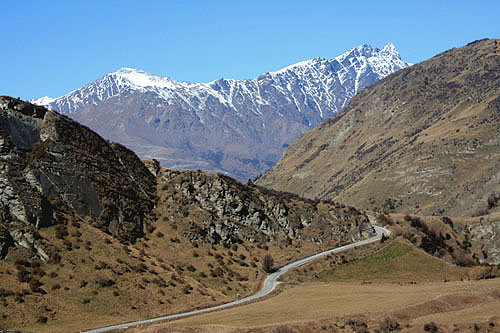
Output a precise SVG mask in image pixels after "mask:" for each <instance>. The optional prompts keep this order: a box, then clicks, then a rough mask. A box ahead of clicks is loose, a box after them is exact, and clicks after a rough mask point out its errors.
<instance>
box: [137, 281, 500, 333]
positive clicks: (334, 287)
mask: <svg viewBox="0 0 500 333" xmlns="http://www.w3.org/2000/svg"><path fill="white" fill-rule="evenodd" d="M457 295H459V296H457ZM499 295H500V280H499V279H493V280H482V281H474V282H448V283H443V282H441V283H427V284H420V285H395V284H379V285H376V284H373V285H363V284H354V283H350V284H345V283H333V284H332V283H329V284H308V285H300V286H294V287H291V288H287V289H285V290H284V291H283V292H282V293H281V294H280V295H278V296H276V297H273V298H270V299H267V300H265V301H262V302H258V303H254V304H249V305H246V306H241V307H237V308H233V309H228V310H224V311H220V312H215V313H209V314H204V315H199V316H195V317H191V318H186V319H183V320H178V321H174V322H170V323H163V324H156V325H152V326H150V327H148V328H136V329H133V330H131V331H133V332H171V331H176V330H182V331H183V332H184V331H185V332H188V331H189V330H184V329H186V328H187V327H196V328H197V330H196V331H199V332H210V331H213V327H214V325H215V327H225V328H226V329H228V328H238V330H243V329H244V328H252V327H262V326H265V325H271V327H274V329H275V328H276V327H279V325H287V326H290V327H293V325H305V326H304V329H303V331H311V330H309V329H307V327H314V325H316V324H317V323H319V322H321V321H322V320H326V321H327V322H328V320H330V324H332V325H330V326H328V327H331V326H333V323H335V325H336V326H337V328H339V327H340V326H339V323H341V322H343V321H345V319H346V318H365V319H364V320H365V321H366V322H367V323H368V324H370V323H372V324H373V323H380V322H381V321H382V320H383V318H385V317H386V316H393V317H395V318H398V320H399V322H400V323H405V324H408V325H410V327H409V328H408V330H410V328H411V327H413V329H415V330H416V331H419V329H420V331H421V330H422V325H423V323H427V322H429V321H431V320H434V321H435V322H436V323H438V324H439V325H441V324H446V323H451V322H452V321H453V318H457V317H458V316H460V315H461V316H462V318H461V322H462V323H474V322H484V321H485V320H498V319H495V318H496V317H495V316H497V315H498V313H499V311H498V310H499V309H500V308H499V307H498V304H499V300H500V297H499ZM471 297H472V298H474V299H475V301H473V302H469V303H467V304H466V305H465V308H464V306H463V303H461V302H462V301H463V299H464V298H471ZM438 298H439V299H441V300H444V301H445V303H446V306H443V307H441V308H435V307H434V308H432V310H433V311H434V312H435V315H434V317H429V314H428V313H426V312H425V311H424V312H422V316H421V317H419V316H418V314H415V313H414V315H413V316H410V317H409V320H408V321H407V322H405V321H404V320H402V319H401V318H400V317H401V313H404V312H405V311H406V312H410V311H413V310H414V309H415V307H416V306H418V305H419V304H420V305H422V304H423V305H424V306H426V305H427V304H429V303H428V302H433V301H434V302H435V300H436V299H438ZM476 298H477V299H476ZM397 313H400V315H399V316H400V317H397V316H396V315H397ZM217 325H221V326H217ZM370 325H371V324H370ZM377 325H378V324H377ZM211 327H212V328H211ZM325 327H327V326H325ZM205 328H207V330H204V329H205ZM221 331H222V330H221ZM250 331H252V330H250ZM264 331H265V332H268V331H269V332H271V331H273V330H271V329H270V330H264ZM334 331H335V330H334Z"/></svg>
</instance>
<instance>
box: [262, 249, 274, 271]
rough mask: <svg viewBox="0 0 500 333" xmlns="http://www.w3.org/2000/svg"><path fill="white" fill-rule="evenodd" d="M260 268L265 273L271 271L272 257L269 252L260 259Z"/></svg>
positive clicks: (272, 265)
mask: <svg viewBox="0 0 500 333" xmlns="http://www.w3.org/2000/svg"><path fill="white" fill-rule="evenodd" d="M262 268H263V269H264V271H265V272H266V273H271V272H272V271H273V269H274V259H273V257H272V256H271V255H270V254H266V255H265V256H264V259H263V260H262Z"/></svg>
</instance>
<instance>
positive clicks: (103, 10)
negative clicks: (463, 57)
mask: <svg viewBox="0 0 500 333" xmlns="http://www.w3.org/2000/svg"><path fill="white" fill-rule="evenodd" d="M0 13H1V17H2V18H1V19H0V31H2V39H1V46H0V64H1V68H2V71H1V74H0V94H6V95H11V96H14V97H21V98H23V99H31V98H35V97H41V96H44V95H49V96H51V97H57V96H60V95H63V94H65V93H67V92H69V91H71V90H74V89H77V88H79V87H81V86H82V85H84V84H86V83H89V82H92V81H94V80H96V79H98V78H100V77H102V76H103V75H105V74H106V73H109V72H112V71H115V70H117V69H119V68H121V67H133V68H138V69H143V70H145V71H148V72H151V73H154V74H159V75H166V76H169V77H172V78H174V79H176V80H179V81H191V82H208V81H212V80H215V79H218V78H221V77H225V78H236V79H245V78H254V77H256V76H258V75H260V74H261V73H264V72H267V71H273V70H277V69H280V68H282V67H285V66H287V65H290V64H293V63H296V62H298V61H302V60H305V59H310V58H314V57H323V58H333V57H335V56H337V55H339V54H341V53H343V52H345V51H346V50H348V49H349V48H351V47H353V46H357V45H360V44H365V43H366V44H370V45H372V46H375V47H383V46H384V45H385V44H387V43H388V42H392V43H394V44H395V46H396V47H397V49H398V50H399V51H400V53H401V56H402V57H403V59H404V60H406V61H408V62H413V63H416V62H420V61H423V60H425V59H427V58H429V57H431V56H433V55H435V54H437V53H439V52H442V51H445V50H447V49H449V48H452V47H459V46H462V45H465V44H467V43H468V42H471V41H473V40H476V39H481V38H498V37H500V22H499V13H500V1H498V0H494V1H460V0H457V1H439V0H434V1H424V0H421V1H404V0H403V1H401V0H400V1H376V0H372V1H362V0H359V1H333V0H332V1H314V0H310V1H294V0H287V1H272V0H268V1H259V0H254V1H238V0H231V1H208V0H205V1H194V0H191V1H190V0H183V1H146V0H145V1H126V0H121V1H112V0H108V1H105V0H101V1H93V0H86V1H23V0H17V1H13V0H12V1H10V0H5V1H2V2H1V4H0Z"/></svg>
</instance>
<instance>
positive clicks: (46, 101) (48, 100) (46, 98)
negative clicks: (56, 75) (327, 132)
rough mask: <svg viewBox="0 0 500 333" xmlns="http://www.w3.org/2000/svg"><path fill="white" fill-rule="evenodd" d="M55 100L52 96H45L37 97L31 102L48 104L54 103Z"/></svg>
mask: <svg viewBox="0 0 500 333" xmlns="http://www.w3.org/2000/svg"><path fill="white" fill-rule="evenodd" d="M53 101H54V98H51V97H49V96H43V97H40V98H37V99H32V100H31V101H30V102H31V103H33V104H36V105H46V104H49V103H52V102H53Z"/></svg>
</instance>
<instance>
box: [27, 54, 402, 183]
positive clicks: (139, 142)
mask: <svg viewBox="0 0 500 333" xmlns="http://www.w3.org/2000/svg"><path fill="white" fill-rule="evenodd" d="M408 65H409V64H408V63H406V62H404V61H403V60H402V59H401V57H400V55H399V53H398V51H397V50H396V48H395V47H394V45H392V44H388V45H386V46H385V47H383V48H382V49H377V48H373V47H371V46H369V45H362V46H358V47H355V48H352V49H350V50H349V51H347V52H346V53H344V54H342V55H340V56H338V57H336V58H334V59H330V60H329V59H323V58H314V59H311V60H307V61H303V62H299V63H297V64H294V65H291V66H288V67H286V68H283V69H281V70H279V71H276V72H269V73H265V74H263V75H261V76H259V77H257V78H255V79H252V80H233V79H219V80H216V81H213V82H210V83H187V82H178V81H175V80H173V79H171V78H168V77H162V76H157V75H153V74H149V73H146V72H144V71H141V70H137V69H132V68H122V69H120V70H118V71H116V72H113V73H109V74H107V75H105V76H104V77H103V78H101V79H99V80H97V81H95V82H92V83H89V84H87V85H85V86H84V87H82V88H80V89H77V90H75V91H72V92H70V93H68V94H66V95H64V96H61V97H58V98H55V99H52V98H49V97H43V98H40V99H37V100H35V101H33V102H34V103H35V104H38V105H43V106H46V107H47V108H48V109H52V110H55V111H57V112H59V113H62V114H67V115H69V116H70V117H72V118H74V119H75V120H77V121H79V122H80V123H82V124H84V125H87V126H89V127H90V128H91V129H93V130H95V131H96V132H98V133H99V134H101V135H102V136H103V137H105V138H106V139H109V140H112V141H115V142H119V143H121V144H124V145H125V146H127V147H128V148H130V149H132V150H133V151H135V152H136V153H137V154H138V155H139V156H140V157H141V158H143V159H152V158H154V159H157V160H158V161H159V162H160V163H161V165H163V166H166V167H170V168H176V169H201V170H205V171H210V172H222V173H225V174H229V175H231V176H233V177H235V178H237V179H239V180H243V181H246V180H247V179H250V178H254V177H255V176H257V175H259V174H260V173H262V172H264V171H266V170H267V169H269V168H270V167H272V166H273V165H274V164H275V163H276V162H277V161H278V159H279V158H280V156H281V154H282V152H283V150H284V149H285V148H286V147H287V146H288V145H289V144H291V143H292V142H293V141H294V140H295V139H296V138H297V137H299V136H300V135H301V134H303V133H305V132H306V131H308V130H310V129H312V128H314V127H315V126H316V125H317V124H319V123H320V122H321V121H323V120H325V119H328V118H330V117H331V116H332V115H334V114H335V113H336V112H338V111H339V110H341V109H342V108H343V107H344V106H346V105H347V104H348V102H349V100H350V98H351V97H352V96H354V95H355V94H356V93H358V92H359V91H361V90H362V89H363V88H364V87H366V86H368V85H370V84H372V83H374V82H376V81H378V80H380V79H381V78H383V77H385V76H387V75H388V74H391V73H393V72H395V71H397V70H399V69H402V68H405V67H407V66H408Z"/></svg>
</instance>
